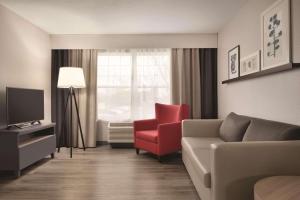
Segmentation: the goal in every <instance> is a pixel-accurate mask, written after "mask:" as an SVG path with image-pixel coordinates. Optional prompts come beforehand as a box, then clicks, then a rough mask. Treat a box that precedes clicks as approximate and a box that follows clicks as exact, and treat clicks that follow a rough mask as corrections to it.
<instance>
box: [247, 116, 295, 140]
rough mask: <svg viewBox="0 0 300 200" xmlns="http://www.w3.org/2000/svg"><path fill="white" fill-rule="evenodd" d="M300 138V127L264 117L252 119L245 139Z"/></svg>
mask: <svg viewBox="0 0 300 200" xmlns="http://www.w3.org/2000/svg"><path fill="white" fill-rule="evenodd" d="M282 140H300V127H299V126H296V125H291V124H286V123H281V122H274V121H269V120H264V119H252V120H251V123H250V125H249V127H248V129H247V131H246V133H245V135H244V138H243V141H282Z"/></svg>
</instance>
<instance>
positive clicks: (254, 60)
mask: <svg viewBox="0 0 300 200" xmlns="http://www.w3.org/2000/svg"><path fill="white" fill-rule="evenodd" d="M260 63H261V62H260V50H258V51H256V52H255V53H253V54H251V55H249V56H247V57H244V58H242V59H241V67H240V75H241V76H244V75H247V74H252V73H255V72H259V71H260Z"/></svg>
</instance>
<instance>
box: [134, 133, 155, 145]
mask: <svg viewBox="0 0 300 200" xmlns="http://www.w3.org/2000/svg"><path fill="white" fill-rule="evenodd" d="M135 136H136V137H137V138H139V139H141V140H146V141H148V142H153V143H157V138H158V131H157V130H146V131H136V132H135Z"/></svg>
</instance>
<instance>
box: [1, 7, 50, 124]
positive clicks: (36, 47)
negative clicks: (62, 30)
mask: <svg viewBox="0 0 300 200" xmlns="http://www.w3.org/2000/svg"><path fill="white" fill-rule="evenodd" d="M50 65H51V51H50V37H49V35H48V34H47V33H46V32H44V31H42V30H41V29H39V28H37V27H36V26H34V25H32V24H31V23H29V22H28V21H25V20H24V19H23V18H21V17H19V16H17V15H16V14H14V13H13V12H11V11H10V10H8V9H6V8H5V7H3V6H1V5H0V126H3V125H5V119H6V117H5V87H6V86H11V87H22V88H36V89H43V90H45V121H47V122H50V121H51V96H50V91H51V87H50V85H51V68H50ZM20 101H22V99H20Z"/></svg>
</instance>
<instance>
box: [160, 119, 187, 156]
mask: <svg viewBox="0 0 300 200" xmlns="http://www.w3.org/2000/svg"><path fill="white" fill-rule="evenodd" d="M158 148H159V152H162V153H163V154H168V153H170V152H174V149H178V150H180V149H181V122H176V123H167V124H160V125H158Z"/></svg>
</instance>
